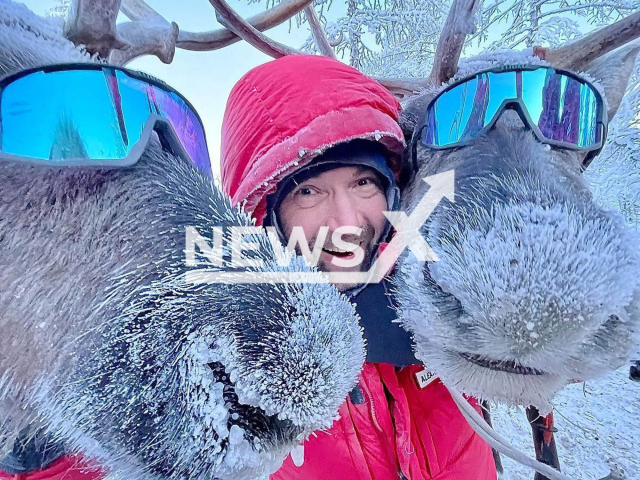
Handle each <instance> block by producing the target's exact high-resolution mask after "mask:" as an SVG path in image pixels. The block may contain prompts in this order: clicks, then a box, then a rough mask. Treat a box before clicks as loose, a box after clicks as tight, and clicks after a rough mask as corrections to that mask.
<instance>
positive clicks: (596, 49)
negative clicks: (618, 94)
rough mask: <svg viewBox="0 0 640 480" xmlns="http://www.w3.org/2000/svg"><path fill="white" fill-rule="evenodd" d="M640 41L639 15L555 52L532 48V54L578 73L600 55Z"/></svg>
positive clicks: (620, 21)
mask: <svg viewBox="0 0 640 480" xmlns="http://www.w3.org/2000/svg"><path fill="white" fill-rule="evenodd" d="M638 37H640V12H636V13H633V14H631V15H629V16H628V17H625V18H623V19H622V20H618V21H617V22H615V23H612V24H611V25H609V26H607V27H604V28H601V29H600V30H596V31H595V32H593V33H591V34H589V35H587V36H586V37H583V38H581V39H580V40H577V41H575V42H572V43H570V44H569V45H565V46H563V47H560V48H557V49H547V48H542V47H534V54H535V55H537V56H538V57H540V58H542V59H543V60H546V61H548V62H549V63H550V64H551V65H553V66H554V67H557V68H565V69H567V70H575V71H580V70H584V69H585V68H586V66H587V65H589V63H591V62H592V61H593V60H595V59H596V58H598V57H601V56H602V55H605V54H607V53H609V52H610V51H612V50H615V49H616V48H618V47H620V46H622V45H624V44H626V43H628V42H630V41H631V40H634V39H636V38H638Z"/></svg>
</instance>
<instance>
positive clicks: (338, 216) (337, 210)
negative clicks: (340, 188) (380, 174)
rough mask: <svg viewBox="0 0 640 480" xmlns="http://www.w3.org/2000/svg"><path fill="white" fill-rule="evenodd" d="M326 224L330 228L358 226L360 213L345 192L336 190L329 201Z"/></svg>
mask: <svg viewBox="0 0 640 480" xmlns="http://www.w3.org/2000/svg"><path fill="white" fill-rule="evenodd" d="M328 207H329V211H328V215H329V219H328V226H329V229H330V230H332V231H333V230H335V229H336V228H339V227H344V226H354V227H359V226H360V215H359V213H358V209H357V208H356V205H355V204H354V202H353V199H352V198H351V197H350V196H349V195H348V193H347V192H337V193H336V194H335V195H333V197H332V201H331V202H329V205H328Z"/></svg>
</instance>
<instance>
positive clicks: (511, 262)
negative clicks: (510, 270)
mask: <svg viewBox="0 0 640 480" xmlns="http://www.w3.org/2000/svg"><path fill="white" fill-rule="evenodd" d="M509 265H511V266H512V267H515V266H516V265H518V260H516V259H515V258H512V259H511V260H510V261H509Z"/></svg>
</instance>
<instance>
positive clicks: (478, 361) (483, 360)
mask: <svg viewBox="0 0 640 480" xmlns="http://www.w3.org/2000/svg"><path fill="white" fill-rule="evenodd" d="M460 356H461V357H462V358H464V359H465V360H467V361H469V362H471V363H473V364H475V365H479V366H480V367H484V368H488V369H489V370H497V371H500V372H507V373H515V374H518V375H546V372H543V371H542V370H537V369H535V368H530V367H525V366H524V365H520V364H518V363H516V362H511V361H507V360H493V359H490V358H487V357H483V356H482V355H476V354H474V353H464V352H462V353H460Z"/></svg>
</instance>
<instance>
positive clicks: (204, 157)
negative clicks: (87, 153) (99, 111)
mask: <svg viewBox="0 0 640 480" xmlns="http://www.w3.org/2000/svg"><path fill="white" fill-rule="evenodd" d="M116 75H117V79H118V84H119V85H120V88H121V90H122V92H123V94H122V95H123V102H122V104H123V106H124V108H125V109H126V110H125V112H126V113H125V118H133V117H136V120H135V121H134V122H133V123H134V124H135V123H136V122H138V121H139V120H141V119H142V117H143V114H144V112H146V117H144V119H143V123H142V125H143V126H144V123H146V120H147V118H148V116H149V114H152V115H158V116H160V117H162V118H164V119H165V120H167V121H168V122H169V123H170V124H171V126H172V127H173V130H174V132H175V133H176V135H177V137H178V139H179V141H180V143H181V144H182V147H183V148H184V150H185V151H186V153H187V155H189V158H191V161H192V162H193V163H194V165H195V166H196V167H198V168H199V169H201V170H205V171H210V170H211V162H210V160H209V153H208V151H207V142H206V140H205V134H204V130H203V128H202V124H201V123H200V120H199V119H198V117H197V116H196V113H195V112H194V111H193V110H192V109H191V107H189V105H187V103H186V102H185V101H184V100H182V98H180V96H179V95H177V94H176V93H174V92H168V91H166V90H163V89H161V88H158V87H156V86H155V85H151V84H149V83H146V82H143V81H141V80H138V79H136V78H132V77H129V76H128V75H126V74H125V73H124V72H121V71H118V72H117V74H116Z"/></svg>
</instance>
